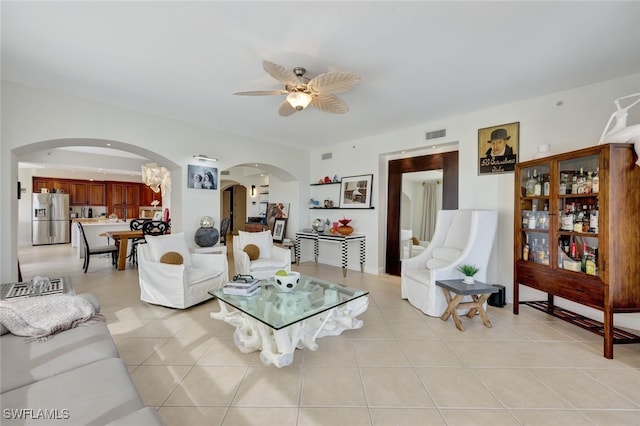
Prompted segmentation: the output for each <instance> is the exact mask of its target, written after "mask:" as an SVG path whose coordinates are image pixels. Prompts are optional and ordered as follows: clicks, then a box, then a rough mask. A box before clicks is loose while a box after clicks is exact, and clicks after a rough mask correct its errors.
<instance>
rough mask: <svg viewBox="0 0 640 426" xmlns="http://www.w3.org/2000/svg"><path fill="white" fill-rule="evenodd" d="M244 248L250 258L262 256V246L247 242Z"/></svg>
mask: <svg viewBox="0 0 640 426" xmlns="http://www.w3.org/2000/svg"><path fill="white" fill-rule="evenodd" d="M242 250H243V251H244V252H245V253H247V254H248V255H249V260H256V259H257V258H259V257H260V247H258V246H257V245H255V244H247V245H246V246H244V248H243V249H242Z"/></svg>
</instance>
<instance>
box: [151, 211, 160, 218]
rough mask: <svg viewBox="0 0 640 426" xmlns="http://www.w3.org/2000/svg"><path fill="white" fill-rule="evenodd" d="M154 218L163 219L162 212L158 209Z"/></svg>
mask: <svg viewBox="0 0 640 426" xmlns="http://www.w3.org/2000/svg"><path fill="white" fill-rule="evenodd" d="M153 220H162V212H160V211H158V212H155V213H154V214H153Z"/></svg>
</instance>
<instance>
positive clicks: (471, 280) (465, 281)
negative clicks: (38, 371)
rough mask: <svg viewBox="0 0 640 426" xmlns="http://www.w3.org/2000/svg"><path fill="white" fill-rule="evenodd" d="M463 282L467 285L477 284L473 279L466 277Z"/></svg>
mask: <svg viewBox="0 0 640 426" xmlns="http://www.w3.org/2000/svg"><path fill="white" fill-rule="evenodd" d="M462 282H463V283H465V284H473V283H475V280H474V279H473V277H464V279H463V280H462Z"/></svg>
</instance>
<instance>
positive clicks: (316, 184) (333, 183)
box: [309, 182, 341, 186]
mask: <svg viewBox="0 0 640 426" xmlns="http://www.w3.org/2000/svg"><path fill="white" fill-rule="evenodd" d="M340 183H341V182H329V183H311V184H309V186H322V185H340Z"/></svg>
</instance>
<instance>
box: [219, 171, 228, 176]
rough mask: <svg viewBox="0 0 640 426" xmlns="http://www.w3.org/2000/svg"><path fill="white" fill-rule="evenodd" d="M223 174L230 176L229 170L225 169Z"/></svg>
mask: <svg viewBox="0 0 640 426" xmlns="http://www.w3.org/2000/svg"><path fill="white" fill-rule="evenodd" d="M220 174H221V175H222V176H229V170H223V171H221V172H220Z"/></svg>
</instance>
